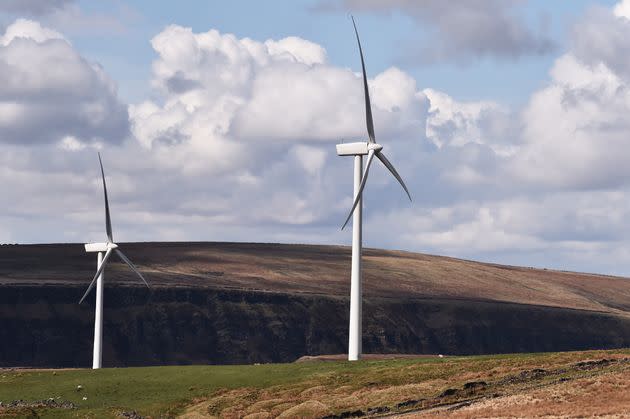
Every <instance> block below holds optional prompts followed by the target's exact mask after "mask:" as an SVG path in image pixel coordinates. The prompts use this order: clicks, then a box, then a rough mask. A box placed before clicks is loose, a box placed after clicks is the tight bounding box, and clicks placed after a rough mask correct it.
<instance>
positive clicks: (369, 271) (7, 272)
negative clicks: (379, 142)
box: [0, 243, 630, 316]
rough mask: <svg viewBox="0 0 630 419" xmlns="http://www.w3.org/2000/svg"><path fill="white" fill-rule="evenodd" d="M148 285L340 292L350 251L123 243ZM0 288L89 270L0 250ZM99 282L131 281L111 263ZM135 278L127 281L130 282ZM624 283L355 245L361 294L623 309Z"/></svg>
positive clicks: (67, 252)
mask: <svg viewBox="0 0 630 419" xmlns="http://www.w3.org/2000/svg"><path fill="white" fill-rule="evenodd" d="M125 251H126V252H127V253H128V254H129V255H130V257H132V258H133V260H134V262H136V263H137V264H138V265H140V267H141V268H142V270H143V271H145V272H146V273H147V275H150V277H151V281H152V284H153V285H154V286H160V285H162V286H171V287H172V286H177V285H182V286H193V287H212V288H219V289H248V290H257V291H261V292H288V293H296V294H304V293H307V294H308V293H311V294H323V295H343V296H345V295H347V293H348V287H349V281H348V278H349V274H350V272H349V270H350V249H349V248H348V247H342V246H307V245H280V244H251V243H128V244H125ZM0 262H1V265H2V272H0V284H3V285H10V284H18V285H19V284H29V283H36V284H53V283H64V284H68V283H77V284H79V283H80V284H83V283H84V282H85V278H89V277H90V276H91V274H92V271H93V269H94V267H93V262H94V261H93V260H92V258H91V256H89V255H87V254H85V252H84V251H83V248H82V246H80V245H55V246H49V245H30V246H5V247H3V249H2V253H0ZM108 281H110V282H122V283H125V282H128V281H135V279H134V278H133V277H131V276H129V275H128V274H127V270H126V268H125V267H124V266H123V265H122V264H119V263H117V262H115V261H114V262H113V263H112V264H111V266H110V268H109V271H108ZM132 283H134V284H135V282H132ZM627 284H628V282H627V279H624V278H618V277H612V276H603V275H591V274H581V273H572V272H561V271H552V270H541V269H530V268H521V267H513V266H501V265H495V264H488V263H478V262H472V261H466V260H460V259H453V258H448V257H441V256H431V255H423V254H417V253H408V252H401V251H384V250H374V249H366V250H365V251H364V293H365V295H366V296H367V297H370V296H374V297H403V296H404V297H407V298H413V297H423V298H426V297H440V298H455V299H473V300H475V299H476V300H492V301H503V302H513V303H521V304H535V305H542V306H552V307H566V308H575V309H582V310H594V311H605V312H614V313H617V314H621V315H624V316H625V315H626V311H625V309H627V308H630V287H628V285H627Z"/></svg>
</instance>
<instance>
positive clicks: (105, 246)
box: [84, 243, 118, 253]
mask: <svg viewBox="0 0 630 419" xmlns="http://www.w3.org/2000/svg"><path fill="white" fill-rule="evenodd" d="M84 247H85V251H86V252H88V253H96V252H107V251H108V250H109V249H116V248H117V247H118V245H117V244H116V243H86V244H85V245H84Z"/></svg>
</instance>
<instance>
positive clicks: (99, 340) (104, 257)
mask: <svg viewBox="0 0 630 419" xmlns="http://www.w3.org/2000/svg"><path fill="white" fill-rule="evenodd" d="M98 162H99V163H100V165H101V176H102V177H103V193H104V194H105V230H106V232H107V242H105V243H88V244H86V245H85V251H86V252H89V253H93V252H96V253H98V256H97V263H96V275H94V279H92V282H91V283H90V286H89V287H88V289H87V291H85V294H83V297H82V298H81V301H79V304H81V303H82V302H83V300H85V297H87V296H88V294H89V293H90V291H91V290H92V288H93V287H94V284H96V307H95V314H94V352H93V356H92V369H98V368H101V361H102V358H103V357H102V355H103V285H104V283H105V277H104V274H103V272H104V270H105V266H106V265H107V261H108V260H109V257H110V256H111V254H112V252H116V254H117V255H118V257H119V258H120V259H121V260H122V261H123V262H125V263H126V264H127V265H129V267H130V268H131V270H132V271H134V272H135V273H136V274H138V276H139V277H140V279H142V282H144V284H145V285H146V286H147V288H148V287H149V284H148V283H147V281H146V280H145V279H144V277H143V276H142V274H141V273H140V271H138V269H137V268H136V267H135V266H134V264H133V263H132V262H131V261H130V260H129V258H127V256H125V255H124V253H123V252H121V251H120V249H119V248H118V245H117V244H116V243H114V239H113V236H112V220H111V218H110V216H109V202H108V201H107V185H106V184H105V172H104V171H103V162H102V161H101V153H98Z"/></svg>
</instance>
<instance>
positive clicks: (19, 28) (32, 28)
mask: <svg viewBox="0 0 630 419" xmlns="http://www.w3.org/2000/svg"><path fill="white" fill-rule="evenodd" d="M16 38H25V39H30V40H32V41H35V42H37V43H42V42H44V41H47V40H49V39H63V40H65V38H64V37H63V35H61V34H60V33H59V32H56V31H53V30H52V29H48V28H44V27H42V25H41V24H40V23H39V22H35V21H32V20H27V19H18V20H16V21H15V22H13V23H12V24H11V25H9V27H7V29H6V31H5V33H4V35H2V36H1V37H0V45H2V46H5V47H6V46H7V45H9V44H10V43H11V41H13V40H14V39H16Z"/></svg>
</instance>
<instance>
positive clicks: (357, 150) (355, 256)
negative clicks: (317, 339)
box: [337, 17, 411, 361]
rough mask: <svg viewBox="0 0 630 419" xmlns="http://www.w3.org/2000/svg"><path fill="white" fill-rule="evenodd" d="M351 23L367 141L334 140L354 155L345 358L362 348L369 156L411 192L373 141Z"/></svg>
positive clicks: (344, 151) (365, 87) (351, 357)
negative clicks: (364, 221)
mask: <svg viewBox="0 0 630 419" xmlns="http://www.w3.org/2000/svg"><path fill="white" fill-rule="evenodd" d="M352 25H353V26H354V34H355V35H356V37H357V43H358V44H359V54H360V55H361V68H362V70H363V90H364V95H365V119H366V124H367V132H368V141H367V142H363V141H362V142H356V143H345V144H337V154H338V155H339V156H354V203H353V204H352V209H351V210H350V213H349V214H348V218H346V221H345V223H343V227H341V229H342V230H343V229H344V227H345V226H346V224H348V221H349V220H350V217H352V271H351V279H350V330H349V336H348V360H349V361H356V360H358V359H359V358H360V357H361V351H362V342H361V339H362V332H361V319H362V311H363V308H362V289H361V288H362V285H361V246H362V231H361V230H362V220H361V212H362V207H363V202H362V201H363V188H365V183H366V181H367V178H368V173H369V171H370V165H371V164H372V160H373V159H374V157H375V156H376V158H378V159H379V160H380V161H381V162H382V163H383V164H384V165H385V167H386V168H387V169H388V170H389V171H390V172H391V173H392V175H394V177H395V178H396V180H398V182H399V183H400V184H401V185H402V187H403V189H404V190H405V192H406V193H407V196H408V197H409V200H411V195H410V194H409V190H408V189H407V186H405V182H403V180H402V178H401V177H400V175H399V174H398V172H397V171H396V169H395V168H394V166H393V165H392V164H391V163H390V162H389V160H387V158H386V157H385V155H384V154H383V151H382V150H383V146H382V145H380V144H378V143H377V142H376V138H375V136H374V122H373V121H372V106H371V105H370V92H369V91H368V83H367V76H366V74H365V61H364V60H363V50H362V49H361V40H360V39H359V32H358V31H357V25H356V23H355V22H354V17H352ZM365 155H367V165H366V166H365V172H363V156H365Z"/></svg>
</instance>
